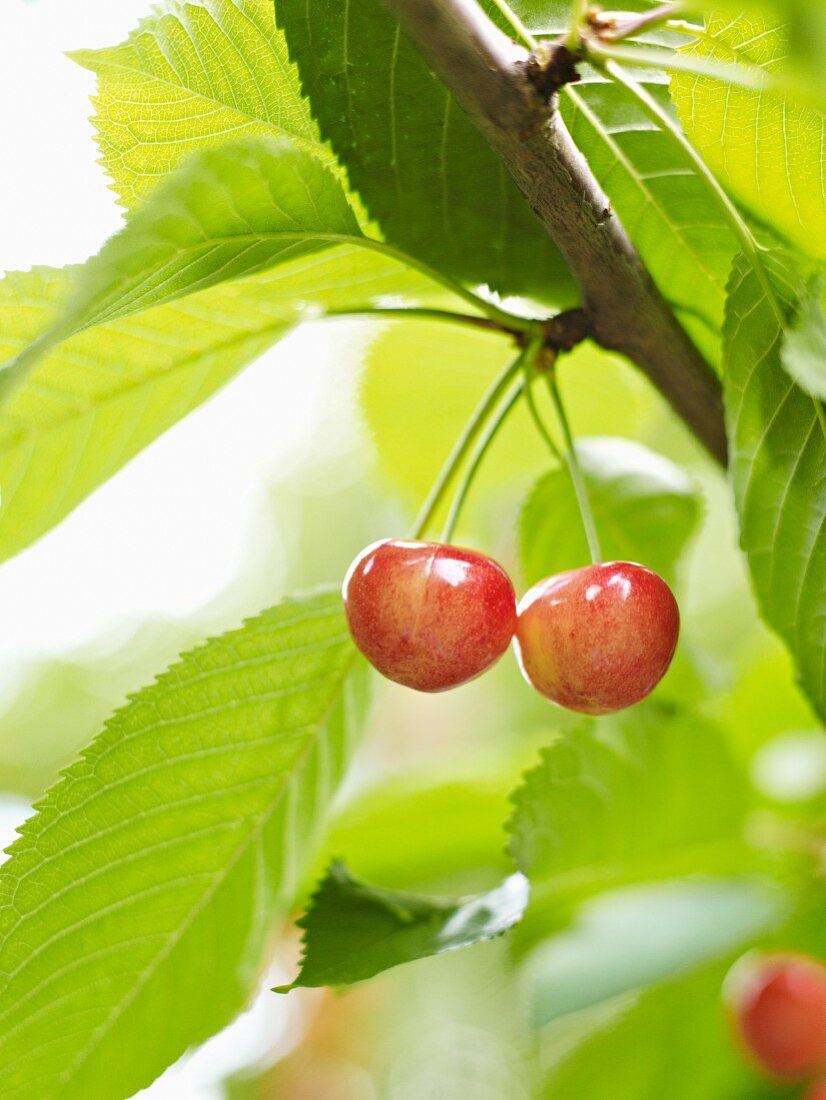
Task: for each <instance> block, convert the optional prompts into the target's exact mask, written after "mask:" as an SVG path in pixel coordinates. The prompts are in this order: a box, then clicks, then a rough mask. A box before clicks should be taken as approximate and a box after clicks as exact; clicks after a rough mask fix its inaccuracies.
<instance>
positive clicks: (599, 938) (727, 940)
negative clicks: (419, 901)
mask: <svg viewBox="0 0 826 1100" xmlns="http://www.w3.org/2000/svg"><path fill="white" fill-rule="evenodd" d="M780 912H781V906H780V901H779V898H778V897H777V896H776V893H775V892H771V891H769V889H768V888H767V887H766V886H765V885H764V884H763V883H762V882H760V881H759V880H756V879H736V878H732V879H688V880H679V881H676V882H664V883H657V884H655V885H650V886H642V887H633V888H631V889H624V890H616V891H612V892H610V893H608V894H603V895H601V896H600V897H598V898H594V899H593V900H591V901H589V902H587V903H586V904H585V905H583V906H582V908H581V910H580V911H579V912H578V913H577V915H576V918H575V920H574V922H573V924H572V925H571V927H570V928H568V929H566V930H565V931H563V932H560V933H559V935H556V936H554V937H552V938H551V939H550V940H547V941H546V942H545V943H544V944H542V945H541V946H539V947H538V948H537V949H536V950H535V951H534V952H533V953H532V954H531V955H530V956H529V957H528V958H527V960H526V966H525V970H526V977H527V982H528V989H529V1000H530V1017H531V1023H532V1024H533V1026H534V1027H543V1026H544V1025H545V1024H548V1023H550V1022H551V1021H552V1020H555V1019H558V1018H560V1017H562V1016H565V1015H567V1014H569V1013H572V1012H581V1011H582V1010H583V1009H586V1008H591V1007H592V1006H593V1005H597V1004H600V1003H602V1002H604V1001H607V1000H610V999H611V998H612V997H617V996H619V995H620V994H622V993H627V992H628V991H629V990H639V989H643V988H645V987H647V986H651V985H654V984H656V983H659V982H662V981H663V980H665V979H666V978H670V977H673V976H674V975H675V974H677V973H679V972H680V971H683V972H685V971H689V970H691V969H693V968H694V967H695V966H698V965H699V964H700V963H702V962H705V961H708V960H709V959H713V958H718V957H719V956H720V955H721V954H723V953H724V952H727V951H730V950H733V949H735V948H736V947H738V946H741V945H744V944H751V943H752V942H754V939H755V938H756V937H757V936H759V935H762V934H764V933H765V932H766V930H767V929H769V928H770V927H771V926H772V925H773V924H774V923H776V922H777V920H778V917H779V915H780Z"/></svg>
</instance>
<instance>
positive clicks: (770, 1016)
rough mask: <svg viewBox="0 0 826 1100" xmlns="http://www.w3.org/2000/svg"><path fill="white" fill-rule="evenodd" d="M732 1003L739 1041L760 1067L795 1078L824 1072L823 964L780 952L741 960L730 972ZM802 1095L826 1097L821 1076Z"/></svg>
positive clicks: (811, 1098)
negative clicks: (740, 1040)
mask: <svg viewBox="0 0 826 1100" xmlns="http://www.w3.org/2000/svg"><path fill="white" fill-rule="evenodd" d="M730 1000H731V1008H732V1011H733V1014H734V1020H735V1024H736V1026H737V1029H738V1031H739V1033H740V1037H741V1039H742V1042H743V1045H744V1046H745V1047H746V1049H747V1050H748V1051H749V1053H750V1054H751V1055H752V1057H753V1058H754V1059H755V1060H756V1061H757V1062H758V1064H759V1065H760V1067H761V1068H762V1069H764V1070H766V1071H767V1072H768V1073H770V1074H772V1075H773V1076H775V1077H781V1078H786V1079H789V1080H795V1079H800V1078H806V1077H811V1076H812V1075H814V1074H817V1073H824V1072H826V966H824V965H823V963H821V962H819V961H818V960H817V959H812V958H810V957H809V956H808V955H800V954H793V953H790V952H783V953H779V954H774V955H767V956H764V957H762V958H759V959H757V960H756V961H752V960H750V959H746V960H743V961H742V962H741V963H739V964H738V965H737V967H736V968H735V971H734V973H733V975H732V982H731V992H730ZM805 1100H826V1077H824V1078H822V1079H820V1080H818V1081H816V1082H815V1083H814V1084H813V1085H812V1086H811V1087H810V1089H809V1091H808V1092H807V1093H806V1097H805Z"/></svg>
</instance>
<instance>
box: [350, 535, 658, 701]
mask: <svg viewBox="0 0 826 1100" xmlns="http://www.w3.org/2000/svg"><path fill="white" fill-rule="evenodd" d="M344 605H345V609H346V612H347V620H348V623H349V626H350V633H351V634H352V636H353V640H354V641H355V643H356V645H357V646H358V648H359V649H360V650H361V652H362V653H363V654H364V655H365V657H367V659H368V660H369V661H370V663H371V664H372V665H373V666H374V667H375V668H377V669H378V671H379V672H381V673H382V674H383V675H384V676H386V677H388V679H390V680H395V681H397V682H398V683H400V684H405V685H406V686H407V687H412V688H416V689H417V690H418V691H429V692H433V691H445V690H446V689H448V688H452V687H458V685H459V684H464V683H467V681H468V680H473V679H474V678H475V677H476V676H480V675H481V674H482V673H483V672H485V671H486V670H487V669H489V668H490V667H491V666H492V665H493V664H495V663H496V661H498V660H499V658H500V657H501V656H502V654H503V653H504V652H505V650H506V649H507V648H508V646H509V645H510V643H511V640H512V639H513V640H515V644H516V654H517V657H518V659H519V664H520V667H521V668H522V672H523V673H524V675H525V678H526V679H527V680H528V682H529V683H530V684H532V685H533V686H534V687H535V688H536V689H537V691H539V692H540V693H541V694H542V695H544V696H545V697H546V698H548V699H551V700H553V701H554V702H555V703H559V704H560V705H561V706H563V707H568V708H569V709H570V710H576V711H580V712H582V713H584V714H610V713H611V712H612V711H616V710H622V709H623V708H624V707H630V706H632V705H633V704H634V703H638V702H639V701H640V699H643V698H645V696H646V695H648V693H649V692H650V691H652V690H653V689H654V687H656V685H657V684H658V683H659V681H660V680H661V679H662V677H663V676H664V675H665V672H666V670H667V669H668V666H669V664H670V663H671V658H672V657H673V655H674V649H675V647H676V645H677V635H678V633H679V628H680V614H679V610H678V608H677V601H676V600H675V599H674V596H673V594H672V592H671V589H670V588H669V587H668V585H667V584H666V583H665V581H664V580H663V579H662V577H660V576H658V575H657V574H656V573H652V572H651V570H650V569H645V568H644V567H643V566H641V565H634V564H632V563H631V562H608V563H603V564H600V565H590V566H587V567H585V568H582V569H572V570H569V571H568V572H566V573H559V574H557V575H555V576H553V577H548V578H546V579H545V580H543V581H540V583H539V584H537V585H535V586H534V587H533V588H532V589H531V590H530V591H529V592H528V593H527V595H526V596H525V597H524V598H523V600H522V602H521V603H520V604H519V606H517V603H516V596H515V594H514V590H513V585H512V584H511V581H510V578H509V577H508V575H507V573H506V572H505V570H504V569H503V568H502V567H501V566H500V565H498V564H497V563H496V562H495V561H493V560H492V559H491V558H488V557H486V556H485V555H484V554H478V553H476V552H475V551H472V550H464V549H461V548H459V547H456V546H448V545H445V544H443V543H436V542H404V541H400V540H387V541H384V542H378V543H375V544H374V545H372V546H368V547H367V549H366V550H363V551H362V553H361V554H359V556H358V557H357V558H356V560H355V561H354V562H353V564H352V565H351V566H350V569H349V571H348V573H347V577H346V579H345V581H344Z"/></svg>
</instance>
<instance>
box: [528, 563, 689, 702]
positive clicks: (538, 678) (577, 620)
mask: <svg viewBox="0 0 826 1100" xmlns="http://www.w3.org/2000/svg"><path fill="white" fill-rule="evenodd" d="M518 610H519V620H518V624H517V628H516V652H517V657H518V658H519V663H520V666H521V668H522V672H523V673H524V675H525V678H526V679H527V680H528V682H529V683H530V684H532V685H533V686H534V687H535V688H536V690H537V691H539V692H540V693H541V694H542V695H544V696H545V697H546V698H548V699H551V700H552V701H553V702H554V703H558V704H559V705H560V706H563V707H567V708H568V709H569V710H575V711H579V712H581V713H582V714H611V713H612V712H613V711H617V710H623V709H624V708H625V707H630V706H633V704H634V703H638V702H639V701H640V700H641V699H644V698H645V696H646V695H648V694H649V692H651V691H653V689H654V688H655V687H656V686H657V684H658V683H659V682H660V680H661V679H662V678H663V676H664V675H665V673H666V671H667V670H668V666H669V665H670V664H671V658H672V657H673V656H674V650H675V649H676V646H677V638H678V635H679V632H680V611H679V608H678V606H677V601H676V600H675V598H674V595H673V593H672V591H671V589H670V588H669V587H668V585H667V584H666V582H665V581H664V580H663V579H662V577H660V576H659V575H658V574H657V573H653V572H652V571H651V570H650V569H646V568H645V567H644V566H642V565H636V564H634V563H633V562H627V561H614V562H603V563H601V564H599V565H589V566H586V567H584V568H582V569H571V570H569V571H568V572H565V573H558V574H556V575H555V576H553V577H548V578H546V579H545V580H543V581H540V582H539V584H537V585H534V587H533V588H532V589H531V590H530V591H529V592H528V593H527V594H526V595H525V596H524V597H523V599H522V601H521V602H520V604H519V609H518Z"/></svg>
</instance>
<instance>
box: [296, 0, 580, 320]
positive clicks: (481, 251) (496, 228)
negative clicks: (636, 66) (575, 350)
mask: <svg viewBox="0 0 826 1100" xmlns="http://www.w3.org/2000/svg"><path fill="white" fill-rule="evenodd" d="M275 16H276V21H277V23H278V25H279V26H280V27H281V28H282V29H283V31H284V33H285V35H286V38H287V43H288V45H289V48H290V55H291V57H292V58H293V60H294V61H295V62H296V63H297V64H298V69H299V72H300V75H301V82H302V87H303V89H304V92H305V93H306V95H307V96H308V98H309V101H310V106H311V108H312V111H313V115H314V116H315V118H316V119H317V120H318V124H319V128H320V130H321V134H322V136H323V137H324V138H326V139H327V140H328V141H329V142H330V144H331V145H332V147H333V149H334V151H335V153H336V155H337V156H338V158H339V160H340V161H342V162H343V164H344V166H345V168H346V170H347V173H348V176H349V179H350V183H351V185H352V187H353V188H354V189H355V190H356V191H357V192H358V193H359V195H360V196H361V198H362V200H363V201H364V204H365V206H366V208H367V210H368V212H369V214H370V216H371V217H372V218H373V219H374V220H375V221H376V222H377V223H378V224H379V226H380V227H381V230H382V232H383V234H384V236H385V237H386V239H387V240H388V241H390V242H391V243H392V244H394V245H398V246H399V247H401V248H404V249H405V251H407V252H409V253H411V254H412V255H415V256H417V257H418V258H420V259H423V260H425V261H426V262H427V263H429V264H431V265H432V266H434V267H436V268H438V269H439V270H440V271H444V272H446V273H449V274H450V275H452V276H454V277H455V278H458V279H460V280H462V281H464V282H467V283H472V284H480V283H482V284H484V283H486V284H488V285H490V286H491V287H493V288H494V289H495V290H497V291H500V292H501V293H503V294H528V295H531V296H533V297H537V298H539V299H541V300H544V301H550V302H553V303H555V304H557V305H560V306H561V305H568V304H574V300H575V298H576V290H575V287H574V284H573V282H572V279H571V276H570V274H569V273H568V271H567V269H566V268H565V266H564V264H563V262H562V260H561V258H560V256H559V254H558V253H557V252H556V250H555V249H554V247H553V245H552V244H551V243H550V241H549V239H548V237H547V235H546V234H545V233H543V232H542V230H541V229H540V228H539V226H538V224H537V222H536V219H535V217H534V215H533V213H532V212H531V209H530V207H529V206H528V204H527V203H526V202H525V200H524V199H523V198H522V196H521V194H520V193H519V191H518V189H517V187H516V184H515V183H514V182H513V181H512V180H511V178H510V176H509V175H508V173H507V172H506V170H505V168H504V166H503V165H502V163H501V161H500V160H499V158H498V157H497V156H496V155H495V154H494V153H493V151H492V150H491V149H490V147H489V146H488V144H487V142H486V141H485V139H484V138H483V137H482V136H481V134H479V132H478V131H477V130H476V128H475V127H474V125H473V123H472V122H471V121H470V119H469V118H468V117H467V116H466V115H465V114H464V112H463V111H462V109H461V108H460V107H459V106H458V104H457V103H456V102H455V100H454V99H453V98H452V97H451V96H450V94H449V93H448V92H447V90H446V89H445V87H444V86H443V85H442V84H441V82H440V81H438V80H435V79H434V78H433V76H432V74H431V73H430V71H429V69H428V67H427V65H426V63H425V62H424V60H423V59H422V57H421V55H420V54H419V52H418V51H417V49H416V48H415V46H414V45H413V44H412V43H411V42H410V41H409V39H408V38H407V37H406V36H405V35H404V34H403V33H402V31H401V29H400V27H399V25H398V23H397V22H396V20H395V19H394V18H393V17H392V15H391V14H390V13H389V12H388V11H386V10H385V9H384V6H383V5H381V4H378V3H376V2H375V0H349V2H348V3H346V4H342V3H341V2H340V0H278V3H277V4H276V12H275Z"/></svg>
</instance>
